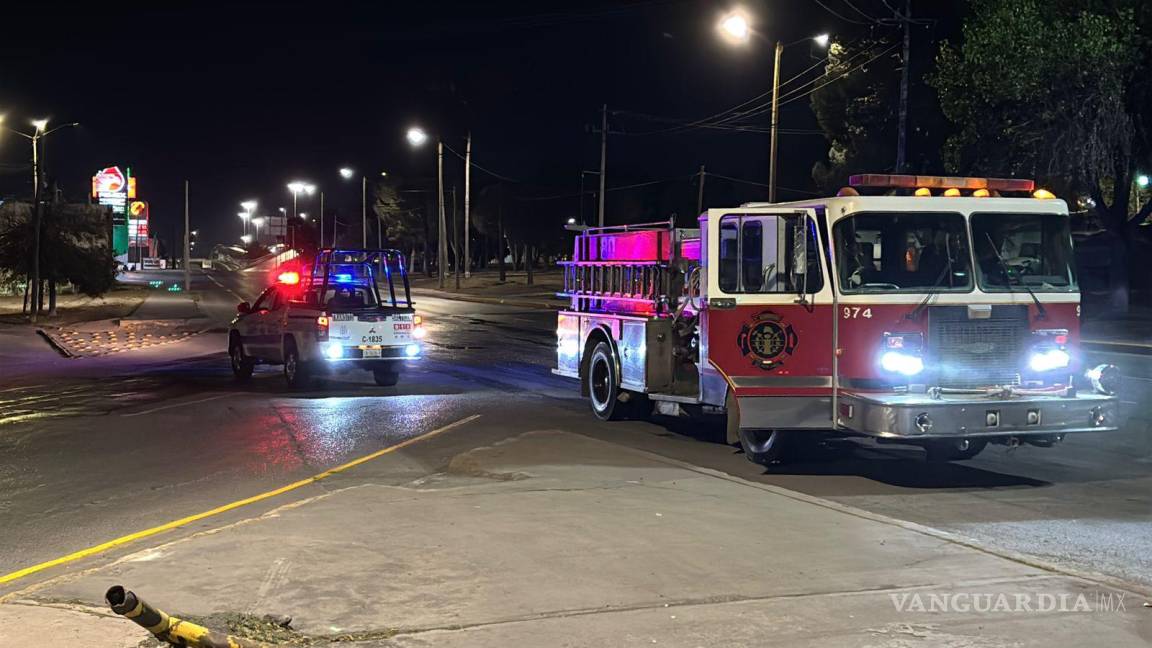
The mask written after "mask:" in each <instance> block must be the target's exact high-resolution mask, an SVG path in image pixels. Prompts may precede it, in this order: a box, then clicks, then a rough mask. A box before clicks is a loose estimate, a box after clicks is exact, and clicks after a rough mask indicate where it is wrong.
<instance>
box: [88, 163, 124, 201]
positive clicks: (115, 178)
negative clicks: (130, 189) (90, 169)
mask: <svg viewBox="0 0 1152 648" xmlns="http://www.w3.org/2000/svg"><path fill="white" fill-rule="evenodd" d="M127 185H128V181H127V179H125V177H124V172H123V171H121V170H120V167H107V168H105V169H101V170H100V171H97V172H96V175H94V176H92V196H93V197H100V196H101V195H102V194H119V193H124V192H125V190H126V189H127Z"/></svg>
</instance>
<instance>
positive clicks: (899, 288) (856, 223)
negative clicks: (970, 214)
mask: <svg viewBox="0 0 1152 648" xmlns="http://www.w3.org/2000/svg"><path fill="white" fill-rule="evenodd" d="M833 231H834V238H835V240H836V249H837V263H838V265H839V268H838V271H839V273H840V284H841V287H842V289H843V291H844V292H845V293H864V292H925V291H935V290H954V291H969V290H971V289H972V272H971V265H972V264H971V260H970V258H971V257H970V254H969V243H968V233H967V228H966V227H965V223H964V217H963V216H961V215H960V214H946V213H887V212H869V213H861V214H856V215H854V216H850V217H848V218H845V219H842V220H840V221H839V222H837V223H836V226H835V227H834V228H833Z"/></svg>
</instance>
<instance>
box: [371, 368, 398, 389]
mask: <svg viewBox="0 0 1152 648" xmlns="http://www.w3.org/2000/svg"><path fill="white" fill-rule="evenodd" d="M372 377H373V378H375V379H376V384H377V385H380V386H381V387H394V386H396V383H398V382H400V372H399V371H390V370H388V369H373V370H372Z"/></svg>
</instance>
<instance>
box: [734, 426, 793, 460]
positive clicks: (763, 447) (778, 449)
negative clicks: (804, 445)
mask: <svg viewBox="0 0 1152 648" xmlns="http://www.w3.org/2000/svg"><path fill="white" fill-rule="evenodd" d="M795 436H796V433H795V432H790V431H787V430H740V447H741V448H742V449H743V450H744V456H745V457H746V458H747V459H748V461H751V462H752V463H755V464H760V465H761V466H769V465H772V464H779V463H784V462H785V461H787V459H788V453H789V450H791V446H792V445H793V443H794V441H795Z"/></svg>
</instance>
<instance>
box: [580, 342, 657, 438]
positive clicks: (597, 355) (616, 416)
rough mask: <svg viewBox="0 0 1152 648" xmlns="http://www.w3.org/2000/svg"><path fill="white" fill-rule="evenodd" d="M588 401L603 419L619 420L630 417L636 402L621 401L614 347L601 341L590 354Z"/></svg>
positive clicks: (594, 411) (593, 411)
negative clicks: (613, 353)
mask: <svg viewBox="0 0 1152 648" xmlns="http://www.w3.org/2000/svg"><path fill="white" fill-rule="evenodd" d="M585 380H587V381H588V402H589V403H591V405H592V413H593V414H595V415H596V418H598V419H600V420H601V421H619V420H622V419H625V418H628V415H629V414H630V413H631V410H632V409H633V407H634V405H635V403H634V402H632V401H629V402H621V400H620V395H621V390H620V375H619V373H618V371H617V369H616V359H615V358H614V357H613V355H612V347H610V346H608V343H607V342H600V343H599V344H597V345H596V346H595V347H593V349H592V354H591V355H590V356H588V373H587V375H586V378H585ZM645 400H646V399H645Z"/></svg>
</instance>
